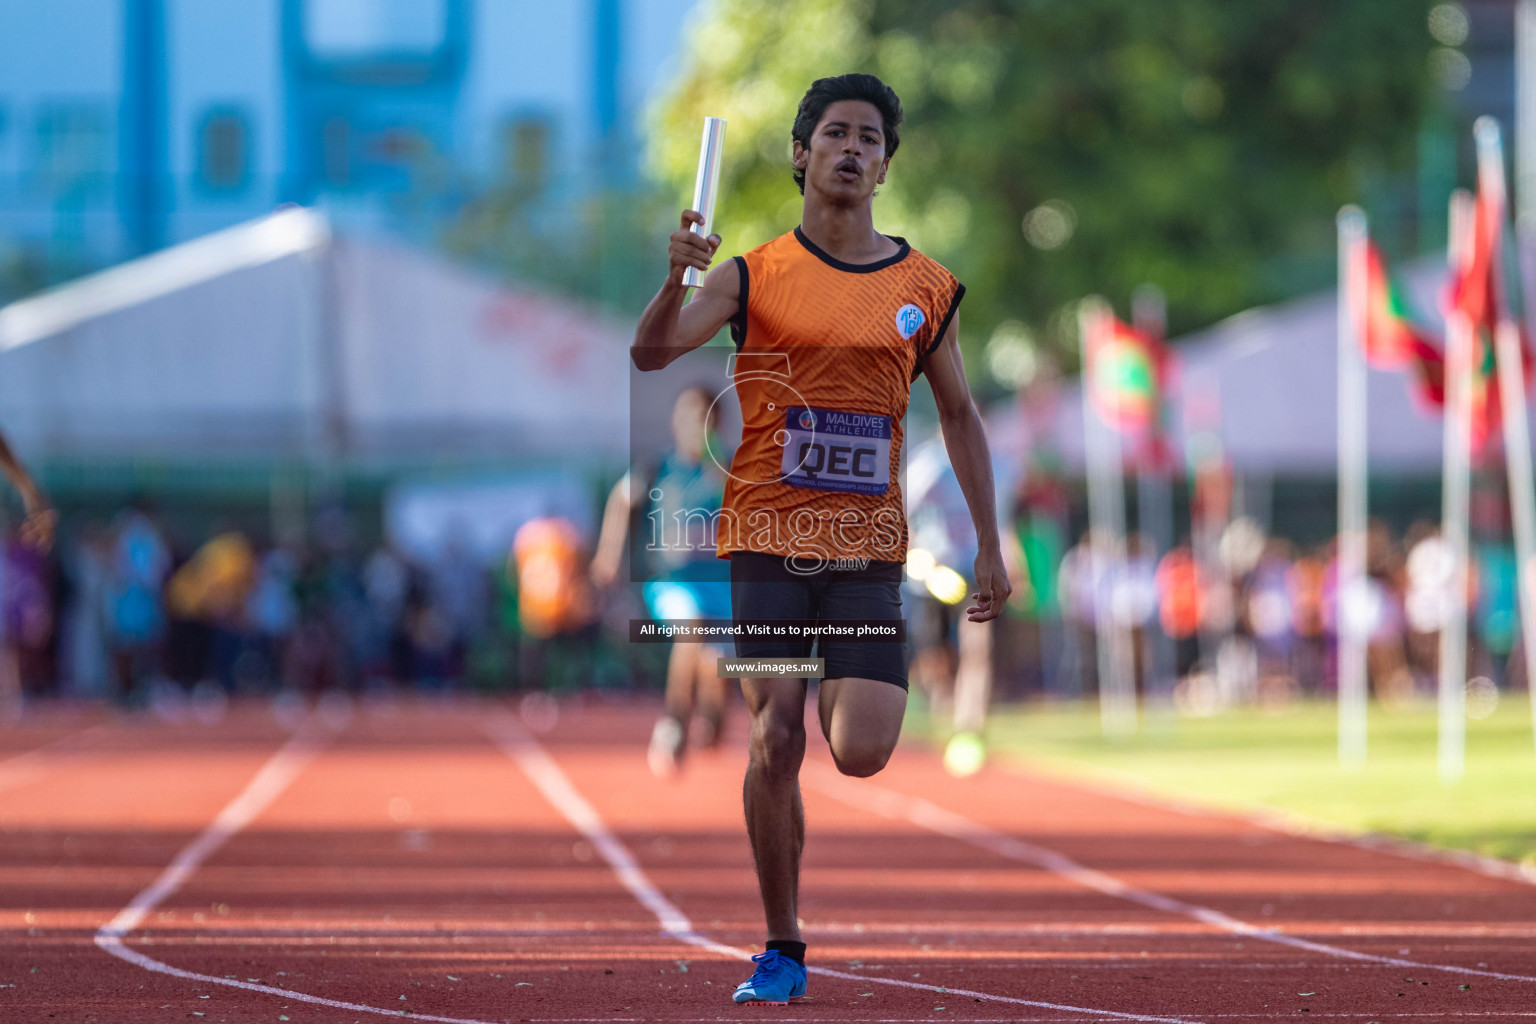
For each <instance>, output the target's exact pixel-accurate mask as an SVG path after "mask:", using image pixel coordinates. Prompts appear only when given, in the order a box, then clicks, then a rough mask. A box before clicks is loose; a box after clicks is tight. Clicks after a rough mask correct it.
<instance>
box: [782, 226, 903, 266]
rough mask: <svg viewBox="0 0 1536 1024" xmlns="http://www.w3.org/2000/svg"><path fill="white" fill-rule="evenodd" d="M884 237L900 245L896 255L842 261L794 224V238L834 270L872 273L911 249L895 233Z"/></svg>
mask: <svg viewBox="0 0 1536 1024" xmlns="http://www.w3.org/2000/svg"><path fill="white" fill-rule="evenodd" d="M886 237H887V238H889V239H890V240H891V241H893V242H895V243H896V244H897V245H899V246H900V247H901V248H899V249H897V250H896V255H894V256H887V257H886V258H885V259H883V260H876V261H875V262H873V263H844V262H843V261H842V260H840V259H838V258H837V257H836V256H831V255H828V254H827V253H826V252H825V251H823V250H822V248H821V246H819V245H817V244H816V243H815V242H813V241H811V240H810V239H809V238H806V237H805V232H804V231H801V230H800V226H799V225H798V224H797V225H795V238H796V240H797V241H799V243H800V244H801V245H803V246H805V249H806V251H807V252H809V253H810V254H811V255H812V256H815V257H816V258H817V259H819V260H821V262H823V263H825V264H826V265H827V266H829V267H831V268H833V269H834V270H841V271H844V272H845V273H849V274H873V273H874V272H875V271H877V270H884V269H885V268H886V267H893V266H895V265H896V264H898V263H900V262H901V261H902V260H904V259H906V258H907V254H908V253H910V252H911V251H912V247H911V246H910V245H908V244H907V240H906V239H905V238H900V237H898V236H896V235H887V236H886Z"/></svg>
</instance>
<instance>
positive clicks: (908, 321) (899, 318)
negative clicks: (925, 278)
mask: <svg viewBox="0 0 1536 1024" xmlns="http://www.w3.org/2000/svg"><path fill="white" fill-rule="evenodd" d="M926 319H927V317H925V316H923V311H922V310H920V309H918V308H917V307H916V306H914V305H912V303H910V302H909V303H907V304H906V305H905V306H902V307H901V308H900V309H898V310H897V311H896V329H897V330H898V331H900V332H901V339H902V340H903V341H910V340H911V338H912V335H914V334H916V333H917V332H918V329H919V328H921V327H922V326H923V321H924V320H926Z"/></svg>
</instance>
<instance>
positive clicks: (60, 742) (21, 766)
mask: <svg viewBox="0 0 1536 1024" xmlns="http://www.w3.org/2000/svg"><path fill="white" fill-rule="evenodd" d="M107 731H108V729H107V727H106V726H105V725H93V726H90V727H89V728H85V729H81V730H80V731H79V732H72V733H70V734H69V735H67V736H60V737H59V738H58V739H56V740H54V741H52V742H51V743H45V744H43V745H42V746H40V747H34V748H33V749H31V750H29V751H27V752H26V753H24V754H17V755H16V756H15V757H11V758H7V759H6V760H4V761H0V790H4V789H11V788H12V787H15V786H20V785H22V784H23V783H26V782H31V781H32V780H33V779H35V778H37V777H39V776H41V775H44V774H46V773H47V772H48V770H49V769H51V768H56V767H58V766H59V765H61V764H68V763H69V762H71V761H77V760H79V759H80V757H81V756H82V755H81V753H80V752H77V751H75V750H74V748H75V747H80V746H85V745H87V744H90V743H92V742H94V741H95V740H96V739H97V738H98V737H99V736H100V735H102V734H103V733H106V732H107Z"/></svg>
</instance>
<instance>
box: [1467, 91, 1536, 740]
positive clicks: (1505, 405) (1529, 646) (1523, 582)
mask: <svg viewBox="0 0 1536 1024" xmlns="http://www.w3.org/2000/svg"><path fill="white" fill-rule="evenodd" d="M1474 131H1475V134H1476V137H1477V165H1478V188H1487V189H1488V190H1489V194H1490V195H1492V196H1494V197H1496V202H1497V203H1498V210H1499V227H1500V235H1501V236H1502V234H1503V228H1504V227H1505V226H1506V225H1507V224H1508V220H1507V218H1506V216H1505V211H1506V210H1507V209H1508V203H1507V197H1508V194H1509V193H1508V190H1507V188H1506V186H1505V181H1504V150H1503V145H1502V140H1501V139H1500V137H1499V125H1498V122H1497V121H1494V120H1493V119H1492V118H1489V117H1482V118H1479V119H1478V121H1477V125H1476V127H1475V128H1474ZM1501 240H1502V239H1501ZM1494 260H1495V264H1494V271H1493V273H1494V278H1493V280H1494V301H1495V302H1496V304H1497V309H1498V328H1497V330H1496V331H1495V332H1494V345H1495V351H1496V355H1497V357H1498V362H1497V365H1498V374H1499V409H1500V412H1501V414H1502V415H1501V419H1502V421H1503V427H1504V470H1505V472H1506V473H1507V474H1508V478H1509V503H1510V512H1511V517H1512V518H1513V520H1514V527H1515V559H1516V563H1517V570H1516V572H1517V579H1518V581H1519V588H1520V645H1521V647H1522V648H1523V650H1524V653H1525V678H1526V680H1527V688H1529V686H1530V680H1533V679H1536V600H1533V599H1536V491H1533V490H1532V482H1531V433H1530V423H1529V417H1528V415H1527V412H1526V407H1525V394H1526V391H1525V359H1524V355H1523V354H1522V352H1521V345H1520V327H1519V324H1518V322H1517V321H1516V320H1515V317H1514V303H1513V302H1512V301H1511V296H1510V293H1509V287H1508V282H1507V281H1506V279H1505V277H1504V269H1505V267H1504V260H1503V246H1502V244H1501V245H1500V246H1498V248H1496V249H1495V251H1494ZM1531 726H1532V730H1533V734H1536V700H1533V701H1532V702H1531Z"/></svg>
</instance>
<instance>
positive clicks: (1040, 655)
mask: <svg viewBox="0 0 1536 1024" xmlns="http://www.w3.org/2000/svg"><path fill="white" fill-rule="evenodd" d="M1054 469H1055V467H1050V468H1049V469H1047V468H1045V467H1042V466H1039V465H1038V463H1037V465H1036V466H1035V467H1032V469H1031V472H1029V473H1028V474H1027V475H1026V476H1025V479H1024V481H1023V483H1022V484H1021V485H1020V488H1019V494H1018V498H1017V500H1016V501H1015V503H1014V509H1013V529H1012V530H1011V531H1010V532H1008V533H1006V534H1004V540H1005V541H1008V543H1007V545H1006V546H1005V547H1004V552H1003V553H1004V554H1005V555H1006V556H1008V557H1009V559H1010V565H1009V570H1008V572H1009V577H1010V578H1011V579H1012V580H1013V581H1014V592H1013V597H1012V598H1010V599H1009V602H1008V604H1009V607H1010V608H1011V609H1016V610H1017V612H1018V614H1019V616H1020V617H1021V618H1022V619H1023V620H1024V623H1025V628H1026V632H1027V633H1029V634H1032V635H1031V636H1030V639H1031V640H1032V641H1033V644H1032V647H1033V649H1034V651H1035V658H1034V663H1035V665H1036V666H1037V669H1038V671H1039V674H1040V675H1039V680H1038V685H1039V688H1040V690H1042V691H1043V692H1045V693H1048V694H1052V695H1054V696H1061V695H1063V693H1064V691H1063V689H1062V680H1061V672H1060V670H1061V660H1060V655H1061V650H1062V646H1063V644H1065V643H1068V642H1070V641H1069V640H1068V638H1067V636H1066V635H1065V633H1064V631H1063V620H1062V614H1061V590H1060V585H1059V584H1060V577H1059V576H1058V574H1057V569H1058V567H1059V566H1060V564H1061V561H1062V557H1063V550H1064V548H1065V537H1066V526H1065V524H1066V520H1067V496H1066V492H1065V490H1064V489H1063V487H1062V485H1061V483H1060V480H1059V478H1058V477H1057V475H1056V473H1055V472H1054Z"/></svg>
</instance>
